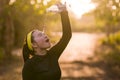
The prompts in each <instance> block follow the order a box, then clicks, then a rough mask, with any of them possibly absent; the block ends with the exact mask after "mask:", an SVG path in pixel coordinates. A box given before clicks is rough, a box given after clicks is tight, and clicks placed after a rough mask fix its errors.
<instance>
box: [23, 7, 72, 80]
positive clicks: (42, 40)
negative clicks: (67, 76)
mask: <svg viewBox="0 0 120 80" xmlns="http://www.w3.org/2000/svg"><path fill="white" fill-rule="evenodd" d="M58 8H59V10H60V15H61V21H62V29H63V34H62V38H61V39H60V41H59V42H58V43H57V44H56V45H54V46H53V47H52V48H50V46H51V45H50V41H49V38H48V37H47V35H46V34H45V33H43V32H41V31H39V30H33V31H31V32H30V33H28V34H27V36H26V41H25V44H24V46H23V58H24V67H23V70H22V78H23V80H60V78H61V70H60V67H59V63H58V59H59V57H60V55H61V54H62V52H63V50H64V49H65V48H66V46H67V44H68V42H69V41H70V38H71V36H72V33H71V26H70V21H69V17H68V12H67V10H66V7H65V5H62V7H61V6H60V5H59V6H58ZM47 48H50V49H49V50H47ZM30 55H32V57H31V56H30Z"/></svg>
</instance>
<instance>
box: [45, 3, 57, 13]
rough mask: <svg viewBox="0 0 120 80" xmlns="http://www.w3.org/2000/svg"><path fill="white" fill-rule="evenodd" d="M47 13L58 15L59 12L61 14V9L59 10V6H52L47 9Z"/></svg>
mask: <svg viewBox="0 0 120 80" xmlns="http://www.w3.org/2000/svg"><path fill="white" fill-rule="evenodd" d="M46 11H47V12H55V13H57V12H59V9H58V6H57V5H56V4H55V5H52V6H50V7H49V8H47V10H46Z"/></svg>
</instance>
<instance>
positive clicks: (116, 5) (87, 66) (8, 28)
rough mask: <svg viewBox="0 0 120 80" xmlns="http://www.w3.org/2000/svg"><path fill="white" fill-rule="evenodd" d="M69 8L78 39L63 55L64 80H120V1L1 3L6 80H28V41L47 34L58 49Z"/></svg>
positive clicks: (0, 65) (1, 79)
mask: <svg viewBox="0 0 120 80" xmlns="http://www.w3.org/2000/svg"><path fill="white" fill-rule="evenodd" d="M58 1H61V2H62V3H64V2H66V5H67V9H68V12H69V18H70V22H71V27H72V34H73V36H72V39H71V41H70V42H69V44H68V46H67V48H66V49H65V51H64V52H63V54H62V55H61V57H60V59H59V62H60V67H61V70H62V78H61V80H120V0H0V80H22V74H21V71H22V67H23V64H24V63H23V58H22V46H23V43H24V38H25V35H26V34H27V33H28V32H29V31H31V30H33V29H39V30H41V31H43V30H44V31H45V33H46V34H47V35H48V36H49V37H50V39H51V43H52V44H55V43H56V42H58V41H59V39H60V37H61V27H62V26H61V19H60V15H59V14H58V13H53V12H46V9H48V8H49V7H50V6H52V5H54V4H56V3H57V2H58Z"/></svg>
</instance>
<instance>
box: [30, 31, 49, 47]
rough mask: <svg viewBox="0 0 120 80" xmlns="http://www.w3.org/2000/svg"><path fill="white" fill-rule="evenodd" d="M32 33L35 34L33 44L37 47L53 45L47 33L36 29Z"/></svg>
mask: <svg viewBox="0 0 120 80" xmlns="http://www.w3.org/2000/svg"><path fill="white" fill-rule="evenodd" d="M32 35H33V40H34V42H33V44H34V45H35V46H36V47H37V48H40V49H47V48H49V47H50V46H51V44H50V41H49V38H48V36H47V35H46V34H45V33H43V32H41V31H39V30H35V31H34V32H33V34H32Z"/></svg>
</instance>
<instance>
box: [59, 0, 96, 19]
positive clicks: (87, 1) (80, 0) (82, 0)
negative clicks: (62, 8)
mask: <svg viewBox="0 0 120 80" xmlns="http://www.w3.org/2000/svg"><path fill="white" fill-rule="evenodd" d="M61 2H62V3H64V2H66V3H67V5H68V6H69V5H70V10H71V11H72V12H73V13H74V14H75V15H76V17H78V18H81V16H82V15H83V14H84V13H86V12H89V11H90V10H93V9H94V8H95V4H93V3H92V2H91V0H61Z"/></svg>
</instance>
